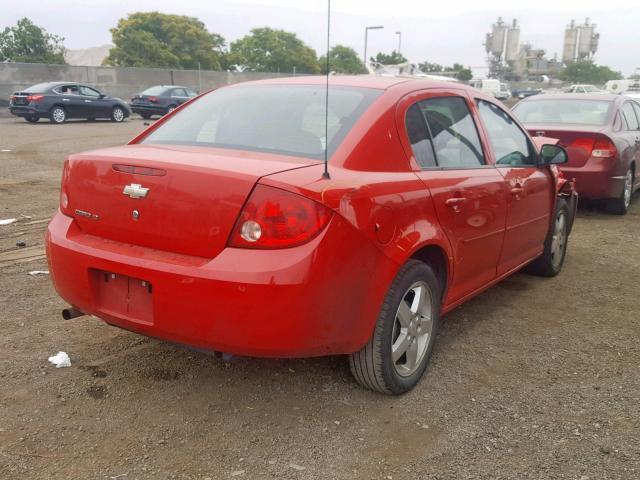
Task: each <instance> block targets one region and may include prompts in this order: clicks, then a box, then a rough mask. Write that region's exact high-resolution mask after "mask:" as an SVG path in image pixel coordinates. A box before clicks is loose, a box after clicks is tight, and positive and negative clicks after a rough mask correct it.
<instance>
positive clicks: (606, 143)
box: [567, 137, 618, 158]
mask: <svg viewBox="0 0 640 480" xmlns="http://www.w3.org/2000/svg"><path fill="white" fill-rule="evenodd" d="M567 146H568V147H571V148H580V149H582V150H584V151H585V152H586V153H587V155H589V156H591V157H598V158H612V157H615V156H616V155H617V154H618V150H617V149H616V146H615V145H614V143H613V142H612V141H611V140H610V139H608V138H606V137H604V138H576V139H575V140H572V141H571V143H570V144H569V145H567Z"/></svg>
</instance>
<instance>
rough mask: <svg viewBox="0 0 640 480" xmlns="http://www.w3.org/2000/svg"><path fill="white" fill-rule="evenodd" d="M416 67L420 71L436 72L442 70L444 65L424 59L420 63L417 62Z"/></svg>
mask: <svg viewBox="0 0 640 480" xmlns="http://www.w3.org/2000/svg"><path fill="white" fill-rule="evenodd" d="M418 68H419V69H420V71H421V72H424V73H438V72H442V71H444V67H443V66H442V65H440V64H439V63H431V62H428V61H426V60H425V61H424V62H422V63H419V64H418Z"/></svg>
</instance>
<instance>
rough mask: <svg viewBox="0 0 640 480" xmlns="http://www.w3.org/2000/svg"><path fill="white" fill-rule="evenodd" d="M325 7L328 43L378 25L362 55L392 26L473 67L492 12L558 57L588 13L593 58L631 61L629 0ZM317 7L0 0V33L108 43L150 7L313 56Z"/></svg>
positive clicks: (318, 45) (388, 36)
mask: <svg viewBox="0 0 640 480" xmlns="http://www.w3.org/2000/svg"><path fill="white" fill-rule="evenodd" d="M331 6H332V16H331V22H332V25H331V44H332V45H335V44H344V45H348V46H351V47H353V48H354V49H355V50H356V51H357V52H358V54H359V55H362V54H363V47H364V28H365V26H371V25H383V26H384V29H382V30H374V31H370V32H369V46H368V56H370V55H373V54H375V53H377V52H379V51H384V52H390V51H391V50H393V49H397V48H398V35H396V33H395V32H397V31H400V32H402V48H401V51H402V53H403V54H404V55H405V56H406V57H407V58H409V60H410V61H412V62H414V63H418V62H422V61H425V60H428V61H430V62H436V63H440V64H446V65H451V64H453V63H454V62H457V63H462V64H464V65H466V66H471V67H474V71H480V70H481V69H482V68H483V67H485V66H486V53H485V50H484V46H483V45H482V43H483V41H484V38H485V34H486V33H487V32H489V31H490V28H491V25H492V24H493V23H494V22H495V21H496V20H497V18H498V17H499V16H501V17H503V19H504V20H505V21H507V22H510V21H511V20H512V19H514V18H517V19H518V21H519V23H520V29H521V32H520V40H521V42H529V43H532V44H533V45H534V46H535V47H537V48H543V49H545V50H547V54H548V56H549V57H553V54H554V53H558V55H559V56H561V54H562V43H563V38H564V29H565V27H566V26H567V24H568V23H569V22H570V21H571V20H572V19H575V20H576V21H577V22H578V23H582V22H583V21H584V20H585V18H586V17H589V18H590V19H591V22H592V23H595V24H596V25H597V27H596V31H597V32H598V33H600V46H599V50H598V52H597V53H596V57H595V61H596V62H597V63H601V64H605V65H608V66H610V67H612V68H613V69H614V70H620V71H622V72H623V73H624V74H625V75H630V74H632V73H634V70H635V68H636V67H640V8H638V7H639V5H638V0H606V1H603V0H598V1H592V0H581V1H576V0H562V1H559V0H536V1H535V2H533V1H531V0H529V1H527V2H523V1H518V0H474V1H470V0H457V1H449V2H446V1H437V0H436V1H428V0H395V1H389V0H386V1H379V0H332V1H331ZM326 9H327V0H215V1H212V0H209V1H197V0H191V1H183V2H176V1H175V0H128V1H124V0H92V1H91V2H86V1H78V0H55V1H46V0H45V1H44V2H43V1H42V0H39V1H34V0H21V1H19V2H14V1H11V0H0V11H2V15H1V16H0V29H3V28H4V27H6V26H11V25H13V24H15V22H16V21H17V20H18V19H19V18H21V17H25V16H26V17H29V18H30V19H31V20H33V21H34V22H35V23H36V24H38V25H41V26H43V27H45V28H46V29H47V30H48V31H49V32H50V33H55V34H57V35H60V36H63V37H65V42H64V43H65V45H66V47H67V48H70V49H82V48H88V47H92V46H99V45H104V44H107V43H110V42H111V34H110V32H109V29H110V28H113V27H114V26H115V25H116V24H117V22H118V19H119V18H121V17H124V16H126V15H127V14H128V13H133V12H136V11H152V10H157V11H160V12H163V13H172V14H179V15H189V16H194V17H197V18H199V19H200V20H201V21H203V22H204V23H205V25H206V26H207V28H208V29H209V31H211V32H215V33H219V34H221V35H222V36H224V37H225V39H226V40H227V42H231V41H233V40H236V39H238V38H240V37H242V36H243V35H245V34H246V33H248V32H249V30H251V29H252V28H256V27H262V26H270V27H274V28H282V29H285V30H288V31H292V32H295V33H296V34H297V35H298V37H299V38H301V39H302V40H303V41H304V42H305V43H307V44H308V45H309V46H311V47H312V48H314V49H315V50H316V51H317V52H318V55H320V54H322V53H323V52H324V50H325V49H326V41H327V18H326V12H327V10H326Z"/></svg>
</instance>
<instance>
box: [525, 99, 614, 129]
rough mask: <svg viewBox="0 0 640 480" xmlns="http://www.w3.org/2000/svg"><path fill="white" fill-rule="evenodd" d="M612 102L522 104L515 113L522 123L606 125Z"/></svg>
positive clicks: (554, 101) (536, 102)
mask: <svg viewBox="0 0 640 480" xmlns="http://www.w3.org/2000/svg"><path fill="white" fill-rule="evenodd" d="M611 105H612V102H610V101H607V100H569V99H567V100H564V99H551V98H546V99H544V100H532V101H525V102H521V103H519V104H518V105H516V106H515V107H514V109H513V113H514V114H515V115H516V117H518V119H519V120H520V121H521V122H522V123H557V124H563V123H567V124H578V125H605V124H606V123H607V120H608V119H609V112H610V111H611Z"/></svg>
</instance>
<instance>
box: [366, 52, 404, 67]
mask: <svg viewBox="0 0 640 480" xmlns="http://www.w3.org/2000/svg"><path fill="white" fill-rule="evenodd" d="M370 61H371V62H372V63H380V64H382V65H398V64H399V63H405V62H406V61H407V59H406V58H405V57H404V55H402V54H401V53H400V52H396V51H395V50H394V51H393V52H391V53H390V54H388V53H382V52H379V53H378V54H377V55H376V56H375V57H371V58H370Z"/></svg>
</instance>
